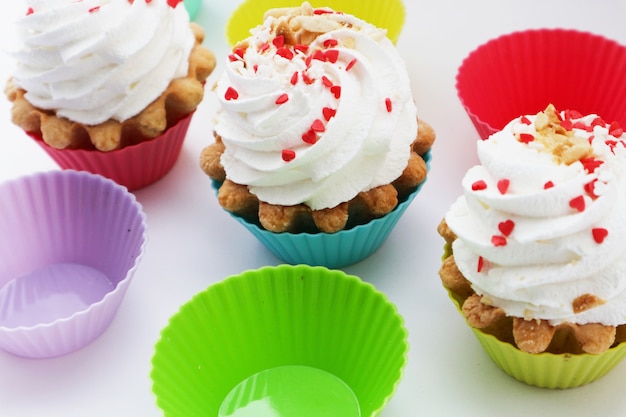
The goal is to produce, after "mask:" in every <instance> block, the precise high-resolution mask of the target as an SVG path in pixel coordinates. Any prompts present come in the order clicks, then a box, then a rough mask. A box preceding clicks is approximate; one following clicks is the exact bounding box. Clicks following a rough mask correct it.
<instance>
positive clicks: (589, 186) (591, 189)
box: [584, 179, 598, 199]
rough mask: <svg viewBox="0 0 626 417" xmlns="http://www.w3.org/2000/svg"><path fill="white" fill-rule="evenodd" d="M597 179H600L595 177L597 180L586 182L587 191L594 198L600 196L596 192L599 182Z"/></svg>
mask: <svg viewBox="0 0 626 417" xmlns="http://www.w3.org/2000/svg"><path fill="white" fill-rule="evenodd" d="M597 181H598V180H597V179H595V180H593V181H591V182H588V183H587V184H585V185H584V188H585V192H586V193H587V194H589V196H590V197H591V198H594V199H595V198H598V196H597V195H596V192H595V190H596V182H597Z"/></svg>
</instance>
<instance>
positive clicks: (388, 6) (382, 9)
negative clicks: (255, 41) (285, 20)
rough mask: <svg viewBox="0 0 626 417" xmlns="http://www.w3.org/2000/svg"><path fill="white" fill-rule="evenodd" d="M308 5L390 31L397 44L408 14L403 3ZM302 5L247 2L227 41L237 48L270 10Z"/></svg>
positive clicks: (328, 1) (294, 0)
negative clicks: (326, 9) (342, 13)
mask: <svg viewBox="0 0 626 417" xmlns="http://www.w3.org/2000/svg"><path fill="white" fill-rule="evenodd" d="M309 3H311V5H312V6H313V7H330V8H331V9H333V10H335V11H338V12H344V13H347V14H351V15H353V16H356V17H358V18H360V19H363V20H365V21H366V22H368V23H371V24H372V25H374V26H376V27H378V28H381V29H387V37H388V38H389V39H390V40H391V41H392V42H394V43H396V42H397V40H398V37H399V36H400V32H401V31H402V28H403V26H404V20H405V14H406V12H405V9H404V3H403V2H402V1H401V0H386V1H374V0H361V1H358V2H357V1H354V0H325V1H322V2H320V1H310V2H309ZM301 4H302V1H301V0H271V1H266V0H263V1H261V0H246V1H244V2H243V3H242V4H241V5H240V6H239V7H238V8H237V9H236V10H235V11H234V12H233V14H232V15H231V16H230V18H229V19H228V21H227V22H226V40H227V41H228V43H229V44H230V45H235V44H236V43H237V42H239V41H241V40H244V39H245V38H247V37H248V36H250V29H252V28H255V27H257V26H259V25H260V24H262V23H263V15H264V14H265V12H266V11H268V10H269V9H273V8H279V7H299V6H300V5H301Z"/></svg>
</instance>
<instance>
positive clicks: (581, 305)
mask: <svg viewBox="0 0 626 417" xmlns="http://www.w3.org/2000/svg"><path fill="white" fill-rule="evenodd" d="M602 304H604V300H602V299H601V298H598V297H596V296H595V295H592V294H583V295H581V296H579V297H576V299H574V302H573V303H572V307H573V309H574V313H576V314H578V313H582V312H583V311H586V310H589V309H591V308H594V307H597V306H599V305H602Z"/></svg>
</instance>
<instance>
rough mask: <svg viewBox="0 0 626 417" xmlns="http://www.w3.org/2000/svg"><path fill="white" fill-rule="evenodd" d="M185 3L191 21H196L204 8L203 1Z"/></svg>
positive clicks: (193, 0)
mask: <svg viewBox="0 0 626 417" xmlns="http://www.w3.org/2000/svg"><path fill="white" fill-rule="evenodd" d="M184 3H185V8H187V13H189V20H193V19H195V18H196V16H198V12H199V11H200V8H201V7H202V0H184Z"/></svg>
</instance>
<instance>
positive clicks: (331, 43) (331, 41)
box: [324, 39, 339, 48]
mask: <svg viewBox="0 0 626 417" xmlns="http://www.w3.org/2000/svg"><path fill="white" fill-rule="evenodd" d="M338 44H339V42H338V41H337V39H326V40H325V41H324V46H325V47H327V48H332V47H333V46H337V45H338Z"/></svg>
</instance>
